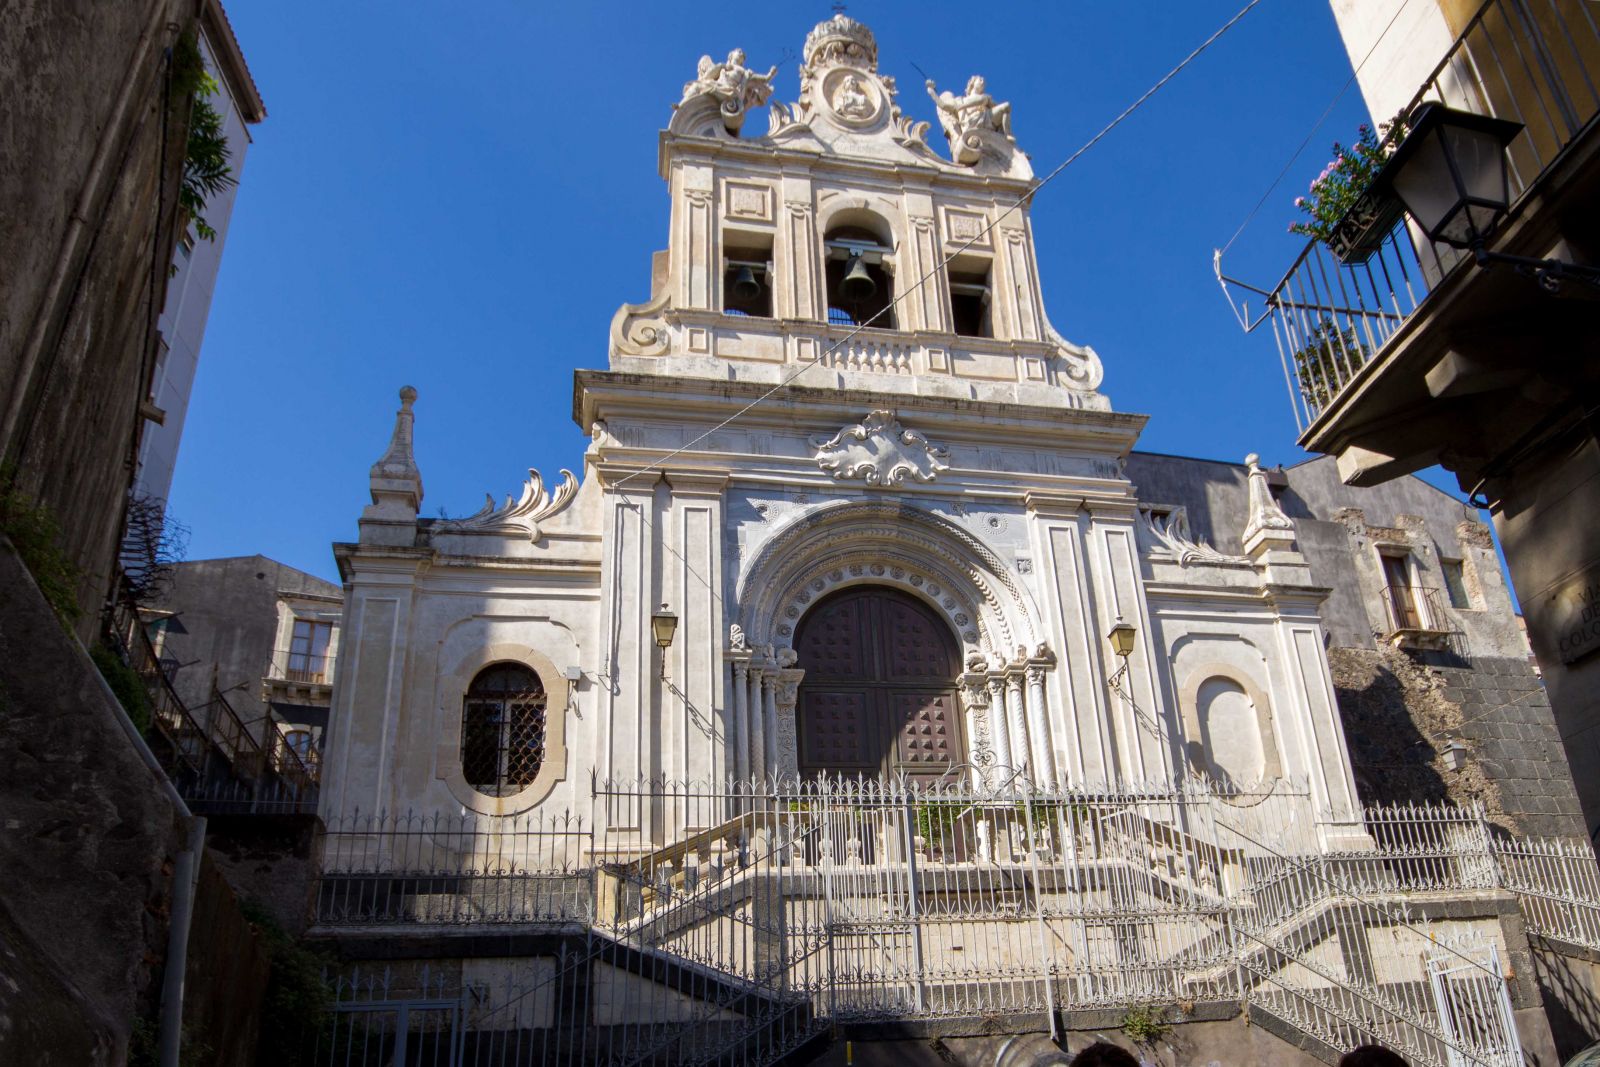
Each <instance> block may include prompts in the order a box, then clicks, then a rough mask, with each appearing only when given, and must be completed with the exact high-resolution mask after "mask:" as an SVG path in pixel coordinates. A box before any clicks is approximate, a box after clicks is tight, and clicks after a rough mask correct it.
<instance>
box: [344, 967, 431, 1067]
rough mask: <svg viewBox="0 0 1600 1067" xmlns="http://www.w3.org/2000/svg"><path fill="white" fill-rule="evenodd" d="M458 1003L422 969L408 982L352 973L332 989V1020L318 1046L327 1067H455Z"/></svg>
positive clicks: (386, 974)
mask: <svg viewBox="0 0 1600 1067" xmlns="http://www.w3.org/2000/svg"><path fill="white" fill-rule="evenodd" d="M461 1017H462V999H461V996H460V994H459V993H455V992H453V993H451V994H446V991H445V980H444V976H443V975H440V974H438V973H436V972H430V971H429V970H428V969H427V968H426V967H425V968H423V970H422V972H421V973H420V974H419V975H417V976H416V977H415V978H414V979H413V980H409V981H404V980H400V979H397V978H396V976H395V975H394V973H393V972H392V971H389V970H384V971H383V972H381V973H377V974H373V973H362V972H361V971H359V970H357V971H354V972H352V973H351V974H350V975H349V976H347V977H341V978H339V979H338V980H337V981H336V982H335V984H334V1003H333V1020H332V1023H331V1025H330V1027H329V1032H328V1033H327V1034H325V1035H324V1036H323V1038H322V1040H321V1041H320V1042H319V1045H320V1047H319V1049H318V1056H317V1062H318V1063H319V1064H327V1065H328V1067H461V1063H462V1056H461V1038H462V1026H461Z"/></svg>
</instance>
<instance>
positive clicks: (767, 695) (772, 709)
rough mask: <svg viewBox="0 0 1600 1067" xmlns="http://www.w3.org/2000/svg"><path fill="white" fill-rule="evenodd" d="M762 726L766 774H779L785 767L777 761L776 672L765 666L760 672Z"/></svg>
mask: <svg viewBox="0 0 1600 1067" xmlns="http://www.w3.org/2000/svg"><path fill="white" fill-rule="evenodd" d="M761 696H762V705H761V706H762V708H763V709H764V711H765V714H764V715H763V717H762V718H763V722H762V726H763V727H764V728H765V732H766V738H765V740H766V749H765V753H766V769H767V773H768V774H781V773H782V772H783V771H784V770H785V769H786V768H784V766H783V765H782V764H781V763H779V762H778V672H777V670H775V669H774V668H771V667H769V668H767V669H766V670H764V671H762V672H761Z"/></svg>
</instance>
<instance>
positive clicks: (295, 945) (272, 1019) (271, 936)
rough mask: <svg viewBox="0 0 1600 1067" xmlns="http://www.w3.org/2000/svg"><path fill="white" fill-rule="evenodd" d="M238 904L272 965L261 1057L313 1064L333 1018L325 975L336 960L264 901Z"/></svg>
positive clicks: (279, 1063)
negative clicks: (293, 931) (295, 933)
mask: <svg viewBox="0 0 1600 1067" xmlns="http://www.w3.org/2000/svg"><path fill="white" fill-rule="evenodd" d="M239 909H240V910H241V911H242V912H244V917H245V919H246V920H248V921H249V922H250V924H251V925H252V926H254V927H255V928H256V930H257V931H259V932H260V934H261V936H262V940H263V941H264V942H265V944H266V949H267V959H268V960H269V961H270V964H271V968H272V969H271V973H270V975H269V976H268V978H267V992H266V997H265V999H264V1001H263V1003H262V1005H261V1042H260V1045H259V1047H258V1049H257V1062H258V1063H270V1064H273V1065H274V1067H300V1065H301V1064H304V1065H306V1067H310V1065H311V1063H312V1062H313V1058H314V1056H315V1054H316V1045H317V1035H318V1034H319V1033H321V1032H322V1031H324V1030H325V1029H327V1027H328V1026H329V1025H331V1023H332V1015H333V1012H332V1008H333V992H332V990H330V989H329V988H328V983H327V982H326V981H325V980H324V979H323V974H324V972H325V971H326V970H327V968H328V965H329V963H330V962H331V961H330V960H329V958H328V957H327V956H324V955H323V954H322V953H320V952H315V951H313V950H311V949H309V948H307V947H306V946H305V944H304V943H303V942H301V941H298V940H296V939H295V938H293V937H291V936H289V934H288V933H287V932H286V931H285V930H284V929H283V927H281V926H279V925H278V923H277V921H276V920H275V919H273V917H272V915H271V913H270V912H268V911H267V909H266V908H265V907H263V906H262V905H261V904H260V903H259V902H257V901H253V900H242V901H240V902H239Z"/></svg>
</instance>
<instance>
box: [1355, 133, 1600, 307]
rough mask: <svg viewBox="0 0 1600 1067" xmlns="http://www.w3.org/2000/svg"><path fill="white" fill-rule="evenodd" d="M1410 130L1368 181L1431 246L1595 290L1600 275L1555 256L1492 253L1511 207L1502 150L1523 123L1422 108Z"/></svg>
mask: <svg viewBox="0 0 1600 1067" xmlns="http://www.w3.org/2000/svg"><path fill="white" fill-rule="evenodd" d="M1409 126H1410V130H1409V132H1407V134H1406V137H1405V140H1403V141H1401V142H1400V144H1399V146H1398V147H1396V148H1395V150H1394V155H1392V156H1390V157H1389V159H1388V160H1387V161H1386V162H1385V163H1384V165H1383V167H1382V169H1381V170H1379V171H1378V173H1377V175H1376V176H1374V178H1373V180H1372V192H1373V193H1374V194H1375V195H1377V196H1380V197H1381V196H1385V195H1393V196H1394V197H1395V198H1396V199H1398V200H1399V201H1400V203H1401V204H1402V205H1404V207H1405V209H1406V212H1407V213H1408V214H1409V215H1410V216H1411V218H1412V219H1413V220H1414V221H1415V222H1416V224H1417V226H1418V228H1419V229H1421V230H1422V232H1423V234H1424V235H1426V236H1427V238H1428V240H1430V241H1438V242H1442V243H1443V244H1447V245H1449V246H1451V247H1452V248H1461V249H1470V250H1471V251H1472V254H1473V257H1474V258H1475V259H1476V260H1477V262H1478V265H1479V266H1488V265H1489V264H1491V263H1505V264H1508V265H1509V266H1511V267H1513V268H1514V269H1516V270H1517V271H1518V272H1519V273H1523V274H1529V275H1532V276H1533V277H1534V278H1536V279H1537V280H1538V282H1539V284H1540V285H1541V286H1543V287H1544V288H1545V289H1546V290H1548V291H1550V292H1555V291H1557V290H1559V289H1560V287H1561V283H1562V281H1564V280H1566V279H1568V278H1575V279H1577V280H1579V281H1583V282H1587V283H1588V284H1590V285H1600V270H1597V269H1596V268H1594V267H1588V266H1582V265H1578V264H1573V263H1566V262H1563V261H1561V260H1558V259H1531V258H1529V257H1527V256H1512V255H1507V254H1505V253H1503V252H1491V251H1489V250H1488V248H1486V247H1485V246H1484V241H1485V239H1486V238H1487V237H1488V235H1489V234H1490V233H1491V232H1492V231H1493V230H1494V228H1495V227H1496V226H1497V225H1499V223H1500V220H1501V219H1503V218H1504V217H1505V214H1506V212H1507V211H1509V210H1510V208H1511V181H1510V173H1509V169H1508V168H1509V161H1508V160H1507V158H1506V148H1507V146H1509V145H1510V144H1511V142H1512V141H1513V140H1514V139H1515V138H1516V136H1517V134H1519V133H1521V132H1522V129H1523V127H1522V124H1521V123H1520V122H1512V121H1510V120H1508V119H1497V118H1492V117H1490V116H1488V115H1479V114H1475V113H1474V112H1471V111H1458V110H1456V109H1455V108H1449V107H1445V106H1444V105H1443V104H1436V103H1431V102H1430V103H1426V104H1423V105H1422V106H1421V107H1419V108H1417V109H1416V110H1415V111H1413V112H1412V113H1411V118H1410V121H1409Z"/></svg>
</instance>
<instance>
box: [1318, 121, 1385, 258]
mask: <svg viewBox="0 0 1600 1067" xmlns="http://www.w3.org/2000/svg"><path fill="white" fill-rule="evenodd" d="M1405 135H1406V125H1405V123H1404V122H1402V121H1400V117H1399V116H1398V115H1397V116H1395V117H1394V118H1393V119H1391V120H1390V121H1388V122H1380V123H1379V124H1378V129H1377V132H1373V129H1372V127H1371V126H1368V125H1367V124H1366V123H1362V124H1361V129H1360V132H1359V134H1358V135H1357V137H1356V142H1355V144H1352V145H1350V146H1348V147H1346V146H1345V145H1342V144H1340V143H1339V142H1338V141H1335V142H1334V143H1333V159H1331V160H1329V162H1328V165H1327V166H1326V167H1323V168H1322V173H1321V174H1319V175H1317V176H1316V178H1314V179H1312V182H1311V189H1310V193H1311V195H1310V196H1300V197H1296V198H1295V201H1294V206H1295V207H1297V208H1299V209H1300V210H1301V211H1303V212H1305V213H1306V214H1307V215H1309V216H1310V219H1309V220H1305V221H1300V222H1294V223H1290V225H1289V232H1290V233H1299V234H1304V235H1305V236H1307V237H1315V238H1316V239H1317V240H1319V241H1326V240H1327V239H1328V238H1329V237H1332V236H1333V231H1334V230H1335V228H1337V227H1338V225H1339V220H1340V219H1342V218H1344V216H1345V213H1346V212H1348V211H1349V210H1350V209H1351V208H1352V207H1354V206H1355V203H1356V201H1357V200H1360V199H1361V196H1362V194H1363V193H1365V192H1366V191H1367V186H1369V185H1371V184H1372V179H1373V177H1374V176H1375V175H1376V174H1377V173H1378V170H1379V169H1380V168H1381V167H1382V166H1383V164H1384V162H1385V161H1387V160H1388V158H1389V155H1390V153H1392V152H1393V151H1394V147H1395V145H1397V144H1399V143H1400V141H1401V140H1402V139H1403V138H1404V137H1405Z"/></svg>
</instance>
